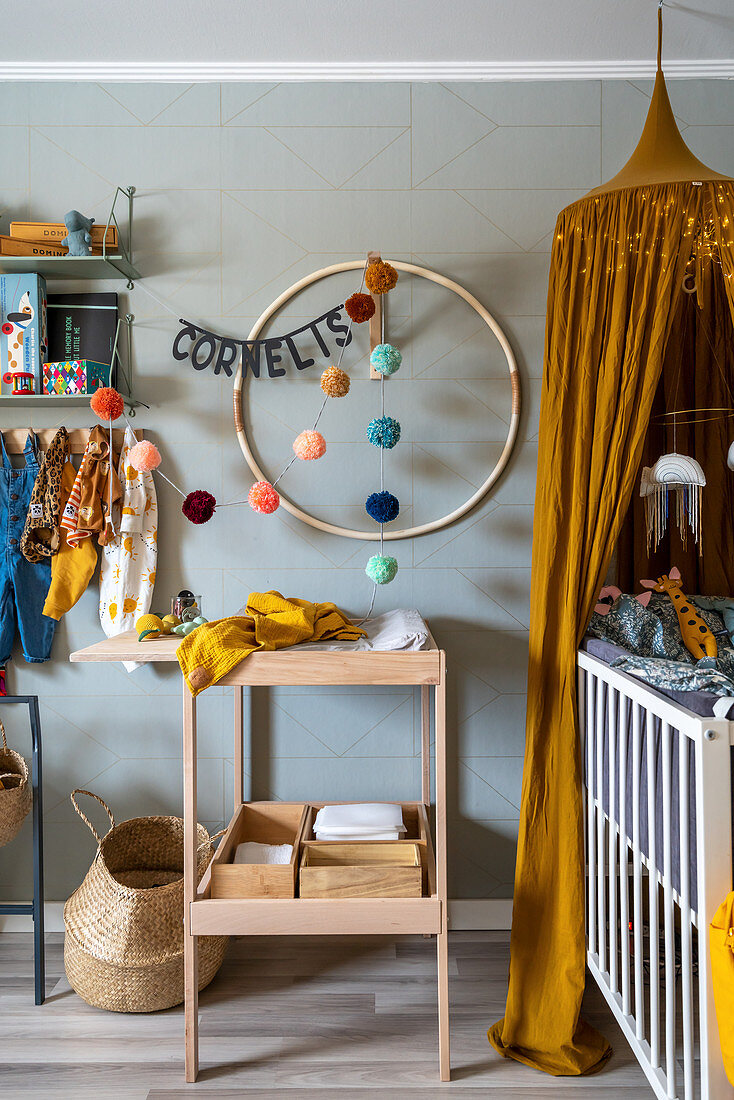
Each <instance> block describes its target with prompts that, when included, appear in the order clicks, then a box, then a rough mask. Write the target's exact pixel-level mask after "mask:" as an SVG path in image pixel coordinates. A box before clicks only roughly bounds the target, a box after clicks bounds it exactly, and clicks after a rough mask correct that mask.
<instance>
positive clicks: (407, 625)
mask: <svg viewBox="0 0 734 1100" xmlns="http://www.w3.org/2000/svg"><path fill="white" fill-rule="evenodd" d="M359 626H361V627H362V629H363V630H364V631H366V633H367V637H366V638H360V639H359V641H357V642H339V641H334V642H304V643H303V645H307V646H308V647H309V649H319V650H324V651H331V650H339V649H349V650H357V651H361V650H366V649H375V650H384V651H389V650H411V649H425V648H426V646H427V645H428V627H427V625H426V622H425V619H423V617H422V616H421V614H420V612H419V611H417V610H416V609H415V608H414V607H399V608H397V609H396V610H395V611H386V612H385V613H384V614H382V615H376V616H375V618H374V619H365V620H364V622H360V623H359Z"/></svg>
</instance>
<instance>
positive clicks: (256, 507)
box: [247, 481, 280, 516]
mask: <svg viewBox="0 0 734 1100" xmlns="http://www.w3.org/2000/svg"><path fill="white" fill-rule="evenodd" d="M247 500H248V503H249V505H250V507H251V508H252V510H253V512H262V513H263V515H266V516H269V515H270V514H271V513H272V512H274V511H275V510H276V508H277V507H278V505H279V504H280V497H279V496H278V493H277V491H276V490H275V489H274V488H273V486H272V485H271V484H270V482H269V481H256V482H255V484H254V485H253V486H252V488H251V489H250V492H249V493H248V494H247Z"/></svg>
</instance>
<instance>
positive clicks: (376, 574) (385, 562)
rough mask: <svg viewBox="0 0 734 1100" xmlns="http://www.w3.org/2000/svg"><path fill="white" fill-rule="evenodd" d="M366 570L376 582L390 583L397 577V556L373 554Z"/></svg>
mask: <svg viewBox="0 0 734 1100" xmlns="http://www.w3.org/2000/svg"><path fill="white" fill-rule="evenodd" d="M364 571H365V573H366V574H367V576H368V577H369V578H370V580H371V581H374V582H375V584H389V583H390V581H392V580H394V579H395V574H396V573H397V571H398V563H397V561H396V559H395V558H389V557H387V555H383V554H373V556H372V557H371V558H370V560H369V561H368V562H367V565H366V566H365V570H364Z"/></svg>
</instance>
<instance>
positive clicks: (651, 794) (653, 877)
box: [645, 711, 660, 1069]
mask: <svg viewBox="0 0 734 1100" xmlns="http://www.w3.org/2000/svg"><path fill="white" fill-rule="evenodd" d="M645 746H646V750H647V854H648V858H649V870H648V875H647V899H648V900H647V908H648V918H647V919H648V927H649V930H650V934H649V942H648V946H649V960H650V1061H651V1062H652V1065H653V1066H654V1067H655V1068H656V1069H657V1068H658V1066H659V1065H660V921H659V914H658V878H657V874H656V869H657V866H658V862H657V851H656V847H657V845H656V836H655V818H656V806H655V792H656V783H655V771H656V761H657V752H656V745H655V718H654V715H652V714H651V713H650V711H647V712H646V722H645Z"/></svg>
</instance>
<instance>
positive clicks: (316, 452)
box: [293, 431, 326, 462]
mask: <svg viewBox="0 0 734 1100" xmlns="http://www.w3.org/2000/svg"><path fill="white" fill-rule="evenodd" d="M293 450H294V452H295V454H296V457H297V458H302V459H303V460H304V462H311V461H313V459H315V458H321V456H322V454H325V453H326V440H325V439H324V437H323V435H322V434H321V432H315V431H306V432H301V434H300V435H299V436H297V437H296V438H295V439H294V441H293Z"/></svg>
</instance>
